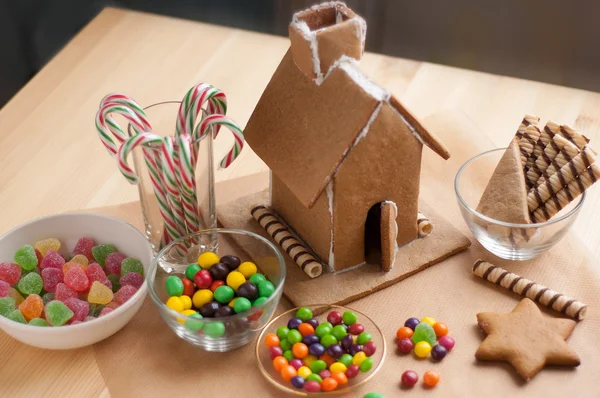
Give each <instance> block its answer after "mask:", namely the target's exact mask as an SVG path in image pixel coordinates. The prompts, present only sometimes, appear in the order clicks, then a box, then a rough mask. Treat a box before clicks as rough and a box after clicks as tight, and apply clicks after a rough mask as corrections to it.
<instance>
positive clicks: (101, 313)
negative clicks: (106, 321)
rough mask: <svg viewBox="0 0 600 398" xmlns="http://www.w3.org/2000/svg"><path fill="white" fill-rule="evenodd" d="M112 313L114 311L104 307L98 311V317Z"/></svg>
mask: <svg viewBox="0 0 600 398" xmlns="http://www.w3.org/2000/svg"><path fill="white" fill-rule="evenodd" d="M113 311H114V309H112V308H109V307H104V308H102V311H100V314H99V315H98V316H99V317H101V316H103V315H106V314H110V313H111V312H113Z"/></svg>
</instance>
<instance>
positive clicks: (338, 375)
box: [331, 372, 348, 386]
mask: <svg viewBox="0 0 600 398" xmlns="http://www.w3.org/2000/svg"><path fill="white" fill-rule="evenodd" d="M331 377H332V378H333V379H334V380H335V381H337V382H338V384H339V385H340V386H343V385H344V384H347V383H348V377H347V376H346V375H345V374H344V373H342V372H335V373H333V374H332V375H331Z"/></svg>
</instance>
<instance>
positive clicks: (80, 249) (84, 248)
mask: <svg viewBox="0 0 600 398" xmlns="http://www.w3.org/2000/svg"><path fill="white" fill-rule="evenodd" d="M94 246H96V243H95V242H94V240H93V239H92V238H86V237H83V238H79V240H78V241H77V244H76V245H75V248H74V249H73V254H83V255H84V256H86V257H87V259H88V260H90V261H92V260H94V255H93V254H92V248H93V247H94Z"/></svg>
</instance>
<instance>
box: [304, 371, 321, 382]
mask: <svg viewBox="0 0 600 398" xmlns="http://www.w3.org/2000/svg"><path fill="white" fill-rule="evenodd" d="M306 380H312V381H316V382H317V383H319V384H321V383H322V382H323V378H322V377H321V376H319V375H318V374H316V373H311V374H309V375H308V376H306Z"/></svg>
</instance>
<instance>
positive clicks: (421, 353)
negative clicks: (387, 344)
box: [396, 317, 454, 361]
mask: <svg viewBox="0 0 600 398" xmlns="http://www.w3.org/2000/svg"><path fill="white" fill-rule="evenodd" d="M396 346H397V347H398V351H400V352H401V353H404V354H407V353H409V352H411V351H414V353H415V355H416V356H417V357H419V358H427V357H428V356H429V355H431V357H432V358H433V359H434V360H436V361H441V360H442V359H444V357H445V356H446V354H448V351H450V350H451V349H452V348H453V347H454V339H453V338H452V337H450V336H448V326H446V324H445V323H443V322H437V321H436V320H435V319H433V318H431V317H425V318H423V319H421V320H420V321H419V319H417V318H409V319H407V320H406V322H404V326H402V327H401V328H399V329H398V330H397V331H396Z"/></svg>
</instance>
